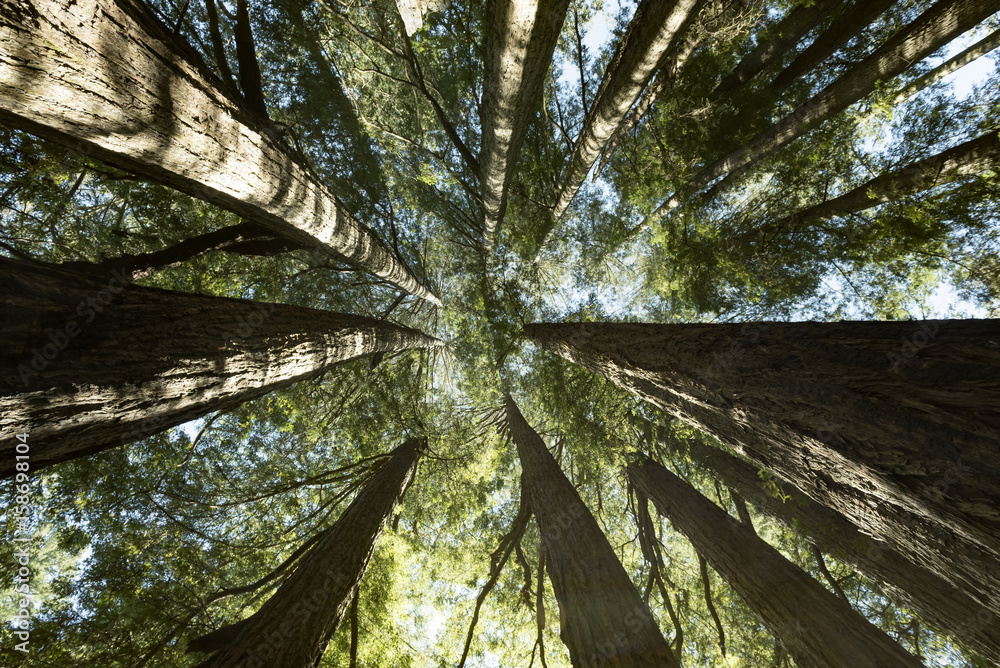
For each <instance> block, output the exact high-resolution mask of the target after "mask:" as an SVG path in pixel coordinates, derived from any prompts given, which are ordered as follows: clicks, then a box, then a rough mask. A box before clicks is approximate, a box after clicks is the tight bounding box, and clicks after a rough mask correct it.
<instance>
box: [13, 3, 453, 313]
mask: <svg viewBox="0 0 1000 668" xmlns="http://www.w3.org/2000/svg"><path fill="white" fill-rule="evenodd" d="M4 7H5V8H6V10H5V11H4V12H2V13H0V120H2V121H3V122H6V123H8V124H10V125H12V126H15V127H19V128H22V129H24V130H27V131H29V132H32V133H34V134H37V135H39V136H41V137H45V138H46V139H51V140H53V141H57V142H60V143H62V144H65V145H67V146H69V147H70V148H72V149H74V150H77V151H80V152H81V153H85V154H88V155H93V156H94V157H97V158H100V159H101V160H104V161H106V162H108V163H109V164H113V165H116V166H118V167H121V168H122V169H125V170H126V171H129V172H133V173H136V174H140V175H142V176H145V177H147V178H150V179H152V180H154V181H156V182H158V183H162V184H164V185H167V186H170V187H172V188H176V189H177V190H180V191H181V192H184V193H187V194H189V195H192V196H194V197H197V198H199V199H203V200H205V201H208V202H211V203H212V204H215V205H217V206H221V207H223V208H225V209H228V210H230V211H233V212H235V213H238V214H239V215H241V216H243V217H244V218H246V219H247V220H249V221H252V222H255V223H259V224H261V225H264V226H266V227H268V228H270V229H272V230H274V231H275V232H276V233H278V234H281V235H285V236H288V237H290V238H292V239H295V240H297V241H299V242H301V243H303V244H304V245H311V246H318V247H320V248H323V249H326V250H328V251H331V252H333V253H334V254H335V255H336V256H337V257H339V258H344V259H346V260H347V261H348V262H350V263H352V264H354V265H356V266H358V267H361V268H363V269H365V270H366V271H369V272H371V273H373V274H375V275H376V276H378V277H379V278H382V279H384V280H386V281H388V282H389V283H392V284H393V285H396V286H398V287H400V288H402V289H403V290H405V291H407V292H409V293H411V294H413V295H416V296H418V297H422V298H423V299H427V300H429V301H431V302H434V303H437V304H439V303H440V301H439V300H438V299H437V297H435V296H434V295H432V294H431V293H430V292H429V291H428V290H427V289H426V288H424V287H423V286H421V285H420V284H419V283H418V282H417V280H416V278H415V277H414V276H413V275H412V274H411V273H410V272H409V270H407V269H406V267H405V266H404V265H403V264H402V263H401V262H400V261H399V260H398V259H396V258H395V257H394V256H393V254H392V253H391V252H390V251H389V249H388V248H387V247H386V246H385V244H384V243H383V242H382V241H381V240H380V239H378V238H377V237H376V236H375V235H374V233H373V232H372V231H371V230H370V229H369V228H368V227H366V226H365V225H364V224H362V223H360V222H359V221H357V220H356V219H355V218H354V217H353V216H352V215H351V214H350V212H348V211H347V209H346V208H345V207H344V205H343V204H342V203H341V202H340V201H339V200H338V199H337V198H336V197H334V195H333V194H332V193H331V192H330V191H329V190H328V189H327V188H326V186H324V185H323V184H322V183H321V182H320V181H319V179H318V178H317V177H316V175H315V174H314V173H313V172H312V170H311V169H309V167H308V166H307V165H306V163H305V162H304V160H303V159H302V158H301V157H299V156H297V155H295V154H294V152H292V151H291V150H290V149H289V148H288V147H287V145H286V144H285V143H284V141H283V140H282V139H281V138H280V137H279V136H278V135H277V134H275V133H274V132H273V130H272V129H271V128H270V127H268V122H267V121H265V120H261V119H259V118H258V117H256V115H255V114H253V113H251V112H249V111H247V110H246V109H245V108H244V107H243V103H242V102H240V101H238V100H236V99H235V98H234V97H232V96H231V95H229V94H227V92H225V91H224V90H223V88H224V87H223V85H222V84H221V82H220V81H219V80H218V79H217V78H216V77H215V76H214V75H213V74H212V73H211V72H210V71H209V70H208V68H207V67H206V66H205V64H204V63H203V62H202V60H201V58H200V56H198V54H197V53H195V52H194V51H193V50H192V49H191V48H190V47H189V46H188V45H187V44H185V43H183V42H182V41H180V40H179V39H178V38H177V37H176V36H174V35H172V34H171V33H170V31H169V29H167V28H166V27H165V26H163V25H162V24H161V23H160V22H159V20H158V19H157V18H156V17H154V16H152V15H151V14H150V12H149V11H148V10H146V9H145V8H144V7H143V6H142V5H141V4H139V3H138V2H136V1H135V0H79V1H77V0H11V2H10V3H8V4H7V5H4Z"/></svg>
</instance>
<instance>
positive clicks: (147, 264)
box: [59, 223, 302, 280]
mask: <svg viewBox="0 0 1000 668" xmlns="http://www.w3.org/2000/svg"><path fill="white" fill-rule="evenodd" d="M300 248H302V245H301V244H299V243H298V242H295V241H292V240H291V239H287V238H277V237H275V236H274V233H273V232H271V231H270V230H268V229H265V228H262V227H260V226H259V225H254V224H253V223H238V224H236V225H230V226H229V227H223V228H222V229H218V230H214V231H212V232H206V233H205V234H199V235H198V236H196V237H191V238H189V239H185V240H183V241H180V242H178V243H176V244H174V245H173V246H170V247H169V248H164V249H163V250H158V251H153V252H151V253H140V254H138V255H120V256H118V257H116V258H112V259H110V260H104V261H102V262H99V263H97V264H92V263H90V262H63V263H61V264H60V265H59V267H60V268H61V269H69V270H74V271H83V272H87V273H92V274H93V273H97V274H102V275H105V276H110V275H111V272H112V271H117V272H119V273H120V274H121V275H123V276H125V277H129V278H131V279H132V280H138V279H140V278H144V277H146V276H149V275H151V274H154V273H156V272H158V271H163V270H164V269H170V268H173V267H179V266H181V265H182V264H184V263H185V262H190V261H191V260H193V259H195V258H198V257H201V256H202V255H207V254H208V253H215V252H226V253H235V254H237V255H254V256H259V257H261V256H270V255H278V254H281V253H288V252H290V251H293V250H297V249H300Z"/></svg>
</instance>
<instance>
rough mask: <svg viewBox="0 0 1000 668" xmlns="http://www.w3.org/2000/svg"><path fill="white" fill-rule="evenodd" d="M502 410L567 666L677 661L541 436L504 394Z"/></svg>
mask: <svg viewBox="0 0 1000 668" xmlns="http://www.w3.org/2000/svg"><path fill="white" fill-rule="evenodd" d="M506 409H507V424H508V427H509V429H510V434H511V437H512V438H513V440H514V444H515V445H516V446H517V454H518V457H519V458H520V460H521V469H522V471H523V472H524V476H523V480H524V484H525V485H526V486H527V488H528V492H529V495H530V499H531V508H532V510H533V511H534V513H535V519H536V521H537V522H538V528H539V532H540V533H541V536H542V545H543V546H544V549H545V566H546V568H547V569H548V573H549V578H550V579H551V580H552V589H553V590H554V591H555V594H556V599H558V601H559V609H560V613H561V615H562V619H563V624H562V629H563V631H562V639H563V642H564V643H566V647H568V648H569V654H570V659H571V660H572V662H573V665H574V666H577V667H582V666H587V667H588V668H620V667H622V668H623V667H625V666H635V667H638V666H649V667H651V668H652V667H654V666H656V667H662V666H679V664H678V663H677V660H676V659H675V658H674V655H673V654H672V653H671V651H670V647H669V645H667V641H666V640H664V638H663V633H662V632H661V631H660V629H659V627H658V626H657V625H656V620H655V619H653V615H652V614H651V613H650V612H649V608H647V607H646V604H645V603H644V602H643V600H642V597H641V596H640V595H639V592H638V591H636V589H635V587H634V586H633V584H632V581H631V580H630V579H629V577H628V574H627V573H626V572H625V569H624V568H623V567H622V565H621V563H620V562H619V561H618V558H617V557H616V556H615V552H614V549H613V548H612V547H611V545H610V544H609V543H608V540H607V538H605V536H604V533H603V532H602V531H601V528H600V527H599V526H598V524H597V521H596V520H595V519H594V517H593V515H591V514H590V511H589V510H588V509H587V507H586V505H584V503H583V500H582V499H580V495H579V494H577V492H576V489H574V488H573V485H572V484H571V483H570V482H569V480H567V479H566V476H565V475H563V472H562V470H560V468H559V465H558V464H557V463H556V461H555V459H553V458H552V455H551V454H549V451H548V450H547V449H546V447H545V443H544V442H543V441H542V438H541V437H540V436H539V435H538V433H537V432H535V430H534V429H532V428H531V426H530V425H529V424H528V423H527V422H526V421H525V419H524V417H523V416H522V415H521V412H520V411H519V410H518V408H517V405H516V404H515V403H514V400H513V399H511V398H510V397H509V396H508V397H507V399H506Z"/></svg>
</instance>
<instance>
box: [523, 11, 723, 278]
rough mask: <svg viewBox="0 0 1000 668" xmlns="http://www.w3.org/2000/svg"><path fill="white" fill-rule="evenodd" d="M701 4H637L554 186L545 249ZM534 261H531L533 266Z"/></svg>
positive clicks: (543, 245) (536, 257)
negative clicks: (616, 131) (555, 193)
mask: <svg viewBox="0 0 1000 668" xmlns="http://www.w3.org/2000/svg"><path fill="white" fill-rule="evenodd" d="M704 2H705V0H642V2H640V3H639V6H638V7H637V8H636V10H635V16H633V18H632V21H631V22H630V23H629V26H628V30H627V31H626V33H625V35H624V37H623V38H622V40H621V42H620V43H619V45H618V48H617V50H616V51H615V54H614V56H612V58H611V62H610V63H609V64H608V69H607V70H606V71H605V73H604V79H603V80H602V81H601V86H600V88H598V90H597V96H596V97H595V99H594V102H593V104H592V105H591V108H590V110H589V111H588V112H587V117H586V118H585V119H584V123H583V129H582V130H581V131H580V136H579V137H577V139H576V144H575V145H574V147H573V153H572V155H570V158H569V162H568V163H567V164H566V167H565V169H564V170H563V173H562V176H561V177H560V179H559V185H558V186H557V188H558V192H559V195H558V197H557V199H556V203H555V206H554V207H553V210H552V219H551V221H550V227H549V229H548V231H547V233H546V235H545V239H544V240H543V241H542V244H541V246H540V247H539V251H538V253H539V254H540V253H541V249H542V248H544V247H545V245H546V244H547V243H548V241H549V239H551V237H552V233H553V231H554V230H555V227H556V224H557V223H558V222H559V219H560V218H561V217H562V215H563V213H564V212H565V211H566V207H568V206H569V203H570V202H571V201H572V200H573V198H574V197H575V196H576V193H577V191H578V190H579V189H580V186H581V185H582V184H583V181H584V179H586V178H587V172H588V171H590V168H591V166H592V165H593V164H594V161H595V160H597V158H598V157H599V156H600V154H601V150H602V149H603V148H604V145H605V144H607V142H608V140H610V139H611V136H612V135H613V134H614V132H615V130H616V129H618V126H619V125H620V124H621V122H622V120H623V119H624V118H625V115H626V114H628V112H629V109H631V108H632V105H633V104H635V102H636V100H638V99H639V96H640V95H641V94H642V91H643V89H644V88H645V87H646V86H647V85H648V84H649V80H650V79H652V77H653V75H654V74H656V70H657V69H658V68H659V66H660V65H661V63H662V62H663V57H664V54H666V53H667V50H668V49H669V48H670V46H671V45H672V44H673V43H674V42H675V40H676V39H677V38H678V36H679V35H680V34H681V32H682V30H683V29H684V27H685V26H686V25H687V24H688V23H689V22H690V21H691V19H692V18H693V17H694V16H695V15H696V14H697V12H698V10H699V9H700V7H701V6H702V5H703V4H704ZM538 258H539V255H536V256H535V261H536V262H537V261H538Z"/></svg>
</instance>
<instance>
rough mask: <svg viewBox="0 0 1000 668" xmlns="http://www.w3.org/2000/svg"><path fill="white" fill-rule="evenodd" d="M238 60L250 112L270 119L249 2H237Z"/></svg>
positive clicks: (243, 0) (241, 82)
mask: <svg viewBox="0 0 1000 668" xmlns="http://www.w3.org/2000/svg"><path fill="white" fill-rule="evenodd" d="M236 59H237V61H238V62H239V64H240V89H241V90H242V91H243V99H244V100H246V103H247V106H248V107H249V108H250V110H251V111H252V112H253V113H255V114H257V116H259V117H260V118H261V119H265V118H268V114H267V103H266V102H265V101H264V89H263V85H264V79H263V77H262V76H261V73H260V63H259V62H257V47H256V45H255V44H254V41H253V30H252V29H251V28H250V11H249V10H248V9H247V0H236Z"/></svg>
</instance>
